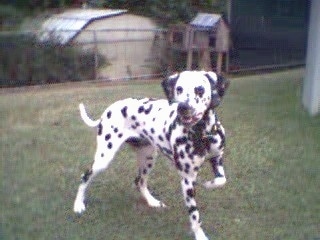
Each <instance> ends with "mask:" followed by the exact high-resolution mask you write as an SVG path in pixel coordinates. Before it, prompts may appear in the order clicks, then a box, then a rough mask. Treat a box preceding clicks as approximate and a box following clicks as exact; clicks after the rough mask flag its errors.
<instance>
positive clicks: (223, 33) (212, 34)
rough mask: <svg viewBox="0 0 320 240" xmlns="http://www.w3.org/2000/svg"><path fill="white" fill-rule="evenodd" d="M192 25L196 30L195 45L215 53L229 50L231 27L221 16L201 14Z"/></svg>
mask: <svg viewBox="0 0 320 240" xmlns="http://www.w3.org/2000/svg"><path fill="white" fill-rule="evenodd" d="M190 25H191V26H192V27H193V29H194V39H193V45H195V46H196V47H197V48H203V47H205V48H211V50H212V51H214V52H220V53H225V52H227V51H228V50H229V45H230V44H229V32H230V30H229V27H228V24H227V23H226V21H225V20H224V19H223V18H222V16H221V15H220V14H213V13H199V14H198V15H197V16H196V17H195V18H194V19H193V20H192V21H191V22H190Z"/></svg>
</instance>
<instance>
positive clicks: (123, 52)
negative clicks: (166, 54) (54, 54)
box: [74, 14, 157, 79]
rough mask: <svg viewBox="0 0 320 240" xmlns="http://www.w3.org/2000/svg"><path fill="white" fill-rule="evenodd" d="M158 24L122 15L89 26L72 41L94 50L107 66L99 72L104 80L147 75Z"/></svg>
mask: <svg viewBox="0 0 320 240" xmlns="http://www.w3.org/2000/svg"><path fill="white" fill-rule="evenodd" d="M156 30H157V25H156V24H155V23H154V22H153V21H152V20H150V19H149V18H146V17H141V16H136V15H132V14H123V15H119V16H115V17H111V18H105V19H101V20H96V21H93V22H92V23H90V24H89V25H88V26H87V27H86V28H85V29H84V30H83V31H82V32H81V33H80V34H79V35H78V36H77V37H76V38H75V39H74V41H75V42H76V43H78V44H82V45H83V48H87V49H88V48H92V49H93V48H94V47H95V44H94V42H98V44H97V45H96V46H97V49H98V51H99V54H102V55H103V56H104V57H105V58H106V59H107V61H108V63H109V65H107V66H105V67H102V68H100V69H99V73H98V75H99V76H98V77H99V78H105V79H123V78H132V77H135V76H141V75H150V74H153V73H154V72H155V69H154V68H153V61H154V55H153V51H154V49H153V47H154V45H155V36H156V34H157V32H156Z"/></svg>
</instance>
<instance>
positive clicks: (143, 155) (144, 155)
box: [131, 143, 166, 207]
mask: <svg viewBox="0 0 320 240" xmlns="http://www.w3.org/2000/svg"><path fill="white" fill-rule="evenodd" d="M131 145H133V144H131ZM133 147H134V150H135V151H136V153H137V160H138V165H139V172H138V176H137V178H136V179H135V184H136V186H137V188H138V190H139V192H140V193H141V195H142V197H143V199H144V200H145V201H146V202H147V204H148V205H149V206H150V207H166V205H165V204H164V203H162V202H161V201H159V200H157V199H156V198H154V197H153V196H152V195H151V193H150V191H149V189H148V177H149V174H150V172H151V171H152V168H153V166H154V164H155V160H156V159H155V157H156V151H155V147H154V146H152V145H151V144H148V143H144V144H140V145H139V146H138V145H136V144H135V145H133Z"/></svg>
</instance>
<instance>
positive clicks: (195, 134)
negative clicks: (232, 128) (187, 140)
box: [189, 122, 221, 140]
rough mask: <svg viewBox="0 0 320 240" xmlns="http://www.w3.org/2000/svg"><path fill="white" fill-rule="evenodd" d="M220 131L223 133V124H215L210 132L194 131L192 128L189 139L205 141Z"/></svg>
mask: <svg viewBox="0 0 320 240" xmlns="http://www.w3.org/2000/svg"><path fill="white" fill-rule="evenodd" d="M219 131H221V123H220V122H216V123H215V124H213V126H212V128H211V130H210V131H209V132H207V131H201V130H200V131H199V130H198V129H192V128H191V129H189V137H191V138H192V139H194V138H198V139H202V140H204V139H207V138H210V137H213V136H214V135H216V134H217V133H218V132H219Z"/></svg>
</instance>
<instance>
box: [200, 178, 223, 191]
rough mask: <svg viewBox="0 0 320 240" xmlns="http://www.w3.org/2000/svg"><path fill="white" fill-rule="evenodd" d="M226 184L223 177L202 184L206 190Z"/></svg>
mask: <svg viewBox="0 0 320 240" xmlns="http://www.w3.org/2000/svg"><path fill="white" fill-rule="evenodd" d="M226 182H227V179H226V178H225V177H217V178H215V179H213V180H211V181H207V182H205V183H204V184H203V186H204V187H205V188H207V189H215V188H220V187H223V186H224V185H225V184H226Z"/></svg>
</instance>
